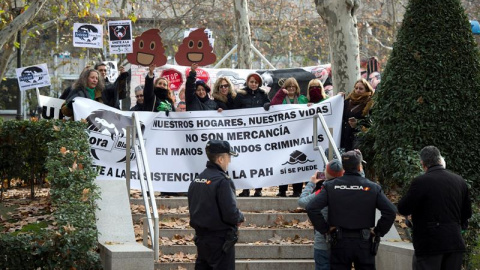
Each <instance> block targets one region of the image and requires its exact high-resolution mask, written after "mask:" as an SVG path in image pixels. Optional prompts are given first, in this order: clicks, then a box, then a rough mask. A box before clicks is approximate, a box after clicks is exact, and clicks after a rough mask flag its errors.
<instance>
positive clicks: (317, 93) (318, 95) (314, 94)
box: [309, 88, 325, 103]
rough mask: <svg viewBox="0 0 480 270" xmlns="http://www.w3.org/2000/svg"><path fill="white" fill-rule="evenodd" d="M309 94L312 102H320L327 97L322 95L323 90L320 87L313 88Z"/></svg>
mask: <svg viewBox="0 0 480 270" xmlns="http://www.w3.org/2000/svg"><path fill="white" fill-rule="evenodd" d="M309 94H310V95H309V96H310V100H309V102H312V103H318V102H320V101H322V100H324V99H325V97H324V96H323V95H322V90H320V88H313V89H311V90H310V93H309Z"/></svg>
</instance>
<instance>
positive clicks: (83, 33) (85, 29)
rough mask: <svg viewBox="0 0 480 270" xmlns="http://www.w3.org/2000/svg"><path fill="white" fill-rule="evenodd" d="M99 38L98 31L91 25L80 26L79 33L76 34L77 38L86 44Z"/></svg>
mask: <svg viewBox="0 0 480 270" xmlns="http://www.w3.org/2000/svg"><path fill="white" fill-rule="evenodd" d="M97 36H98V29H97V28H96V27H95V26H93V25H89V24H85V25H82V26H80V27H79V28H78V30H77V32H75V37H78V38H79V39H81V40H83V41H86V42H92V41H95V40H97Z"/></svg>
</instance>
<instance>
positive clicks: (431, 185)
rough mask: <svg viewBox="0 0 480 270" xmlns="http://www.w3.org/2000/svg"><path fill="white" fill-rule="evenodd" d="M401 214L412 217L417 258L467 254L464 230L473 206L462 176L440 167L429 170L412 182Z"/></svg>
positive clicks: (399, 209) (400, 203)
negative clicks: (465, 252)
mask: <svg viewBox="0 0 480 270" xmlns="http://www.w3.org/2000/svg"><path fill="white" fill-rule="evenodd" d="M398 212H399V213H400V214H402V215H412V222H413V247H414V248H415V254H416V255H420V256H421V255H436V254H444V253H450V252H463V251H465V242H464V240H463V238H462V235H461V229H462V227H463V229H466V228H467V224H468V219H469V218H470V217H471V216H472V206H471V201H470V195H469V191H468V187H467V184H466V182H465V180H464V179H463V178H462V177H461V176H459V175H457V174H454V173H452V172H450V171H448V170H446V169H445V168H443V166H440V165H437V166H433V167H431V168H429V169H428V170H427V172H426V173H425V174H423V175H420V176H418V177H417V178H415V179H414V180H413V181H412V183H411V186H410V188H409V190H408V191H407V194H405V196H403V198H402V199H401V200H400V201H399V202H398Z"/></svg>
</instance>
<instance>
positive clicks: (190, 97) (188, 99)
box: [185, 63, 218, 111]
mask: <svg viewBox="0 0 480 270" xmlns="http://www.w3.org/2000/svg"><path fill="white" fill-rule="evenodd" d="M197 67H198V65H197V64H195V63H194V64H192V67H191V69H190V72H189V74H188V77H187V82H186V83H185V103H186V104H187V111H208V110H217V109H218V105H217V103H216V102H215V101H213V100H212V99H211V98H210V96H209V95H208V94H209V93H210V87H209V86H208V85H207V84H206V83H205V82H204V81H202V80H198V81H197V71H196V70H197Z"/></svg>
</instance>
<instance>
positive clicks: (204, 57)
mask: <svg viewBox="0 0 480 270" xmlns="http://www.w3.org/2000/svg"><path fill="white" fill-rule="evenodd" d="M212 51H213V48H212V46H210V43H209V42H208V36H207V34H206V33H205V28H199V29H197V30H195V31H193V32H191V33H190V34H189V35H188V37H186V38H185V39H184V40H183V42H182V45H180V47H178V51H177V53H176V54H175V61H176V62H177V64H178V65H181V66H190V65H192V64H193V63H196V64H198V65H199V66H207V65H210V64H213V63H215V61H216V60H217V57H216V56H215V54H214V53H213V52H212Z"/></svg>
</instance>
